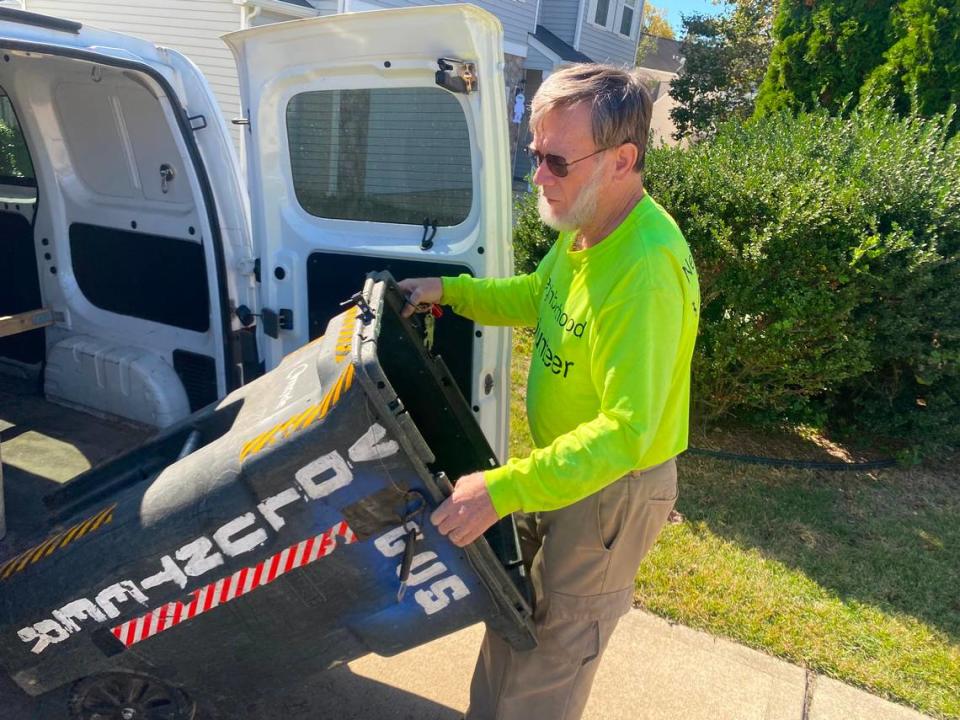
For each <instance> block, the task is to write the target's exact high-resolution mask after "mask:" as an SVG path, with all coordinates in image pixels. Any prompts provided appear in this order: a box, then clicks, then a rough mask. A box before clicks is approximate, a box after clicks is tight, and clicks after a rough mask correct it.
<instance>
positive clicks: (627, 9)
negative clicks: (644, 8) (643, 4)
mask: <svg viewBox="0 0 960 720" xmlns="http://www.w3.org/2000/svg"><path fill="white" fill-rule="evenodd" d="M636 10H637V0H623V14H622V15H621V16H620V34H621V35H626V36H627V37H630V36H631V34H632V33H631V30H633V14H634V13H635V12H636Z"/></svg>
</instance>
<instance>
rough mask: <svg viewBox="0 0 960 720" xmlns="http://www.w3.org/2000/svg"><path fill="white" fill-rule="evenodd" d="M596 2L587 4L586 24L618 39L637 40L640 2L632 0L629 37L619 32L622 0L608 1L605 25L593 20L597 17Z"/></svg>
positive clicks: (640, 9)
mask: <svg viewBox="0 0 960 720" xmlns="http://www.w3.org/2000/svg"><path fill="white" fill-rule="evenodd" d="M597 2H598V0H590V2H589V3H588V4H587V17H586V22H587V24H589V25H590V26H591V27H593V28H595V29H597V30H603V31H606V32H608V33H613V34H614V35H616V36H617V37H618V38H626V39H627V40H636V39H637V37H638V35H639V28H640V22H639V18H640V15H641V14H642V12H643V6H644V3H643V2H642V0H633V2H634V5H633V22H632V23H631V24H630V34H629V35H624V34H623V33H621V32H620V22H621V21H622V20H623V7H624V0H610V9H609V11H608V12H607V24H606V25H600V24H599V23H597V22H595V20H594V19H595V18H596V16H597ZM574 47H577V45H574ZM578 49H579V48H578Z"/></svg>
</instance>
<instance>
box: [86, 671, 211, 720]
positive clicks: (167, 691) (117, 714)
mask: <svg viewBox="0 0 960 720" xmlns="http://www.w3.org/2000/svg"><path fill="white" fill-rule="evenodd" d="M68 707H69V710H70V720H194V704H193V703H192V702H191V701H190V699H189V698H188V697H187V695H186V693H184V692H183V691H181V690H178V689H177V688H174V687H171V686H170V685H167V684H166V683H165V682H163V681H161V680H157V679H156V678H152V677H149V676H147V675H135V674H133V673H105V674H103V675H95V676H92V677H88V678H84V679H83V680H79V681H77V683H76V684H75V685H74V686H73V689H72V691H71V693H70V700H69V704H68Z"/></svg>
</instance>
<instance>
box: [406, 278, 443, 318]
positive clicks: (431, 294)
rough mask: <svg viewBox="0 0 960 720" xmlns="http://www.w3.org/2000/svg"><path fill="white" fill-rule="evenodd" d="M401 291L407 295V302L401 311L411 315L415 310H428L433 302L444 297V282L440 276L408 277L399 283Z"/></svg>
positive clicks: (437, 301) (408, 315) (407, 315)
mask: <svg viewBox="0 0 960 720" xmlns="http://www.w3.org/2000/svg"><path fill="white" fill-rule="evenodd" d="M397 287H399V288H400V292H402V293H403V294H404V295H406V296H407V304H406V305H404V306H403V311H402V312H401V313H400V314H401V315H402V316H403V317H410V316H411V315H413V313H415V312H426V311H427V310H429V309H430V306H431V305H432V304H433V303H439V302H440V301H441V300H442V299H443V282H442V281H441V280H440V278H438V277H431V278H407V279H406V280H401V281H400V282H398V283H397Z"/></svg>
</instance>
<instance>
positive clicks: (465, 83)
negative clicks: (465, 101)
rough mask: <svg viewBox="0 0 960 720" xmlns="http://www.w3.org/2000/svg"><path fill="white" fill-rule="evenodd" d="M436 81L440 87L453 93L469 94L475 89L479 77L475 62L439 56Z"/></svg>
mask: <svg viewBox="0 0 960 720" xmlns="http://www.w3.org/2000/svg"><path fill="white" fill-rule="evenodd" d="M437 67H439V68H440V69H439V70H437V74H436V82H437V85H439V86H440V87H442V88H445V89H447V90H449V91H450V92H453V93H459V94H461V95H469V94H470V93H472V92H473V91H474V90H476V89H477V85H478V84H479V78H478V77H477V66H476V64H475V63H472V62H466V61H465V60H454V59H453V58H439V59H438V60H437Z"/></svg>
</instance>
